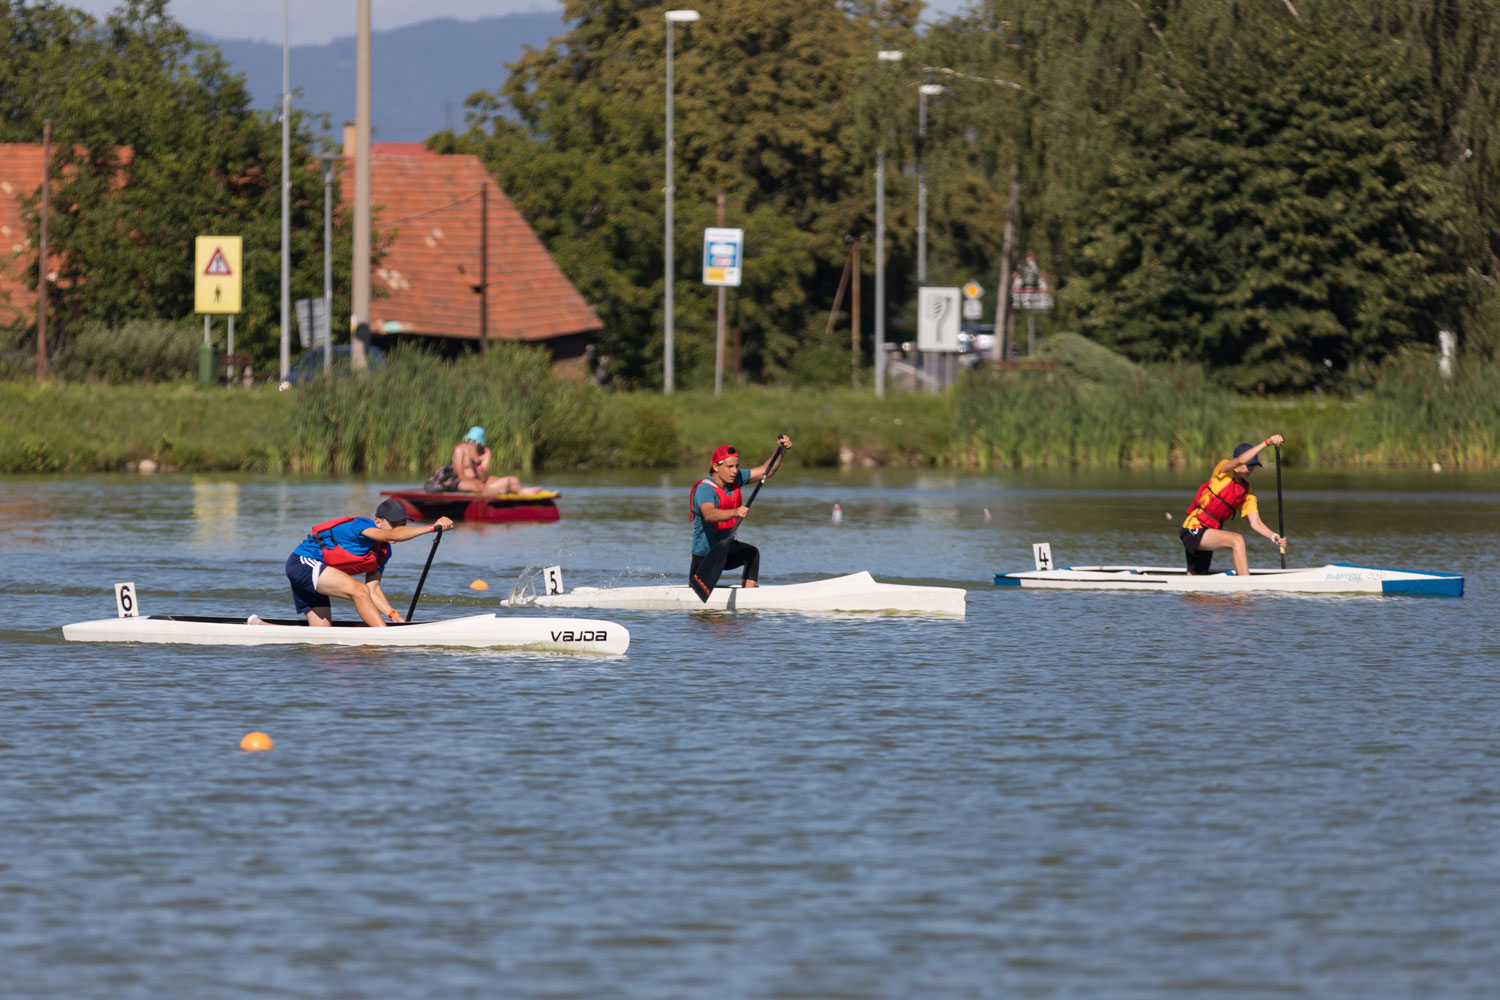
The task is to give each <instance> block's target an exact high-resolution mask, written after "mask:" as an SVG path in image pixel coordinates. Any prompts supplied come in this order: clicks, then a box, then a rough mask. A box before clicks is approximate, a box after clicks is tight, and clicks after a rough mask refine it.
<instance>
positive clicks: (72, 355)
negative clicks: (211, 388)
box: [50, 319, 203, 384]
mask: <svg viewBox="0 0 1500 1000" xmlns="http://www.w3.org/2000/svg"><path fill="white" fill-rule="evenodd" d="M202 341H203V328H202V324H201V323H199V324H197V325H196V326H195V325H194V324H193V322H192V321H186V322H179V323H169V322H165V321H162V320H147V319H131V320H126V321H125V322H123V323H121V324H119V325H118V326H112V325H109V324H106V323H84V324H82V325H80V326H79V327H77V328H76V329H75V330H73V331H72V332H71V333H69V334H67V335H66V336H64V337H62V338H61V339H60V347H59V349H58V351H57V353H56V354H54V355H53V357H52V359H51V361H50V367H51V369H52V373H53V374H54V375H57V376H59V377H62V378H67V379H74V380H86V379H96V380H99V381H101V382H110V383H114V384H124V383H131V382H180V381H187V380H189V379H194V378H197V377H198V345H199V344H200V343H202Z"/></svg>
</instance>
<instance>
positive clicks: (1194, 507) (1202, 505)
mask: <svg viewBox="0 0 1500 1000" xmlns="http://www.w3.org/2000/svg"><path fill="white" fill-rule="evenodd" d="M1212 482H1213V480H1212V479H1210V480H1209V481H1208V482H1206V483H1204V484H1203V485H1202V486H1200V487H1198V492H1197V493H1196V494H1194V495H1193V502H1192V503H1190V504H1188V508H1187V513H1189V514H1192V513H1194V512H1195V511H1196V512H1197V514H1198V523H1199V524H1201V525H1203V526H1204V527H1205V528H1222V527H1223V526H1224V525H1225V524H1226V523H1227V522H1229V521H1230V520H1232V519H1233V518H1234V515H1235V514H1237V513H1238V512H1239V508H1240V504H1241V502H1243V501H1244V499H1245V495H1246V494H1247V493H1249V492H1250V487H1249V486H1247V485H1245V484H1244V483H1242V482H1240V481H1239V480H1238V479H1233V478H1231V479H1230V480H1229V485H1228V486H1225V487H1224V488H1223V489H1222V490H1221V491H1220V492H1218V493H1215V492H1214V491H1213V490H1212V489H1210V488H1209V483H1212Z"/></svg>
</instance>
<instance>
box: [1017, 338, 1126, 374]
mask: <svg viewBox="0 0 1500 1000" xmlns="http://www.w3.org/2000/svg"><path fill="white" fill-rule="evenodd" d="M1036 354H1037V357H1039V358H1052V359H1053V360H1055V361H1056V362H1057V367H1058V370H1059V371H1061V372H1063V373H1065V374H1067V375H1070V376H1072V377H1073V378H1075V379H1082V380H1084V381H1086V382H1093V383H1096V384H1099V385H1111V384H1116V383H1123V382H1130V381H1134V380H1135V379H1138V378H1140V377H1141V376H1142V375H1143V374H1144V372H1143V369H1142V368H1141V366H1140V365H1138V364H1136V363H1135V362H1134V361H1131V360H1130V359H1129V358H1127V357H1125V356H1124V355H1122V354H1116V353H1115V352H1114V351H1112V350H1110V349H1109V348H1107V347H1105V346H1104V345H1103V344H1099V343H1095V342H1094V341H1092V340H1090V339H1088V338H1087V337H1084V336H1081V335H1079V334H1076V333H1054V334H1052V335H1051V336H1050V337H1047V338H1046V339H1044V340H1043V341H1042V342H1041V343H1040V344H1038V345H1037V349H1036Z"/></svg>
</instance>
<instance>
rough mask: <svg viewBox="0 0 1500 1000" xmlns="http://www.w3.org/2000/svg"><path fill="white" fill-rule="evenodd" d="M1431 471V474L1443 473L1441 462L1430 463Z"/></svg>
mask: <svg viewBox="0 0 1500 1000" xmlns="http://www.w3.org/2000/svg"><path fill="white" fill-rule="evenodd" d="M1432 471H1433V472H1442V471H1443V463H1442V462H1433V463H1432Z"/></svg>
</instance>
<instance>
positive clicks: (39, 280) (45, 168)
mask: <svg viewBox="0 0 1500 1000" xmlns="http://www.w3.org/2000/svg"><path fill="white" fill-rule="evenodd" d="M51 179H52V120H51V119H50V118H49V119H47V120H46V121H44V122H42V205H41V241H40V242H41V245H40V247H39V248H38V255H37V259H36V260H37V262H36V271H37V273H36V377H37V380H38V381H41V380H42V379H45V378H46V377H47V216H49V215H51V214H52V185H51Z"/></svg>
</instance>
